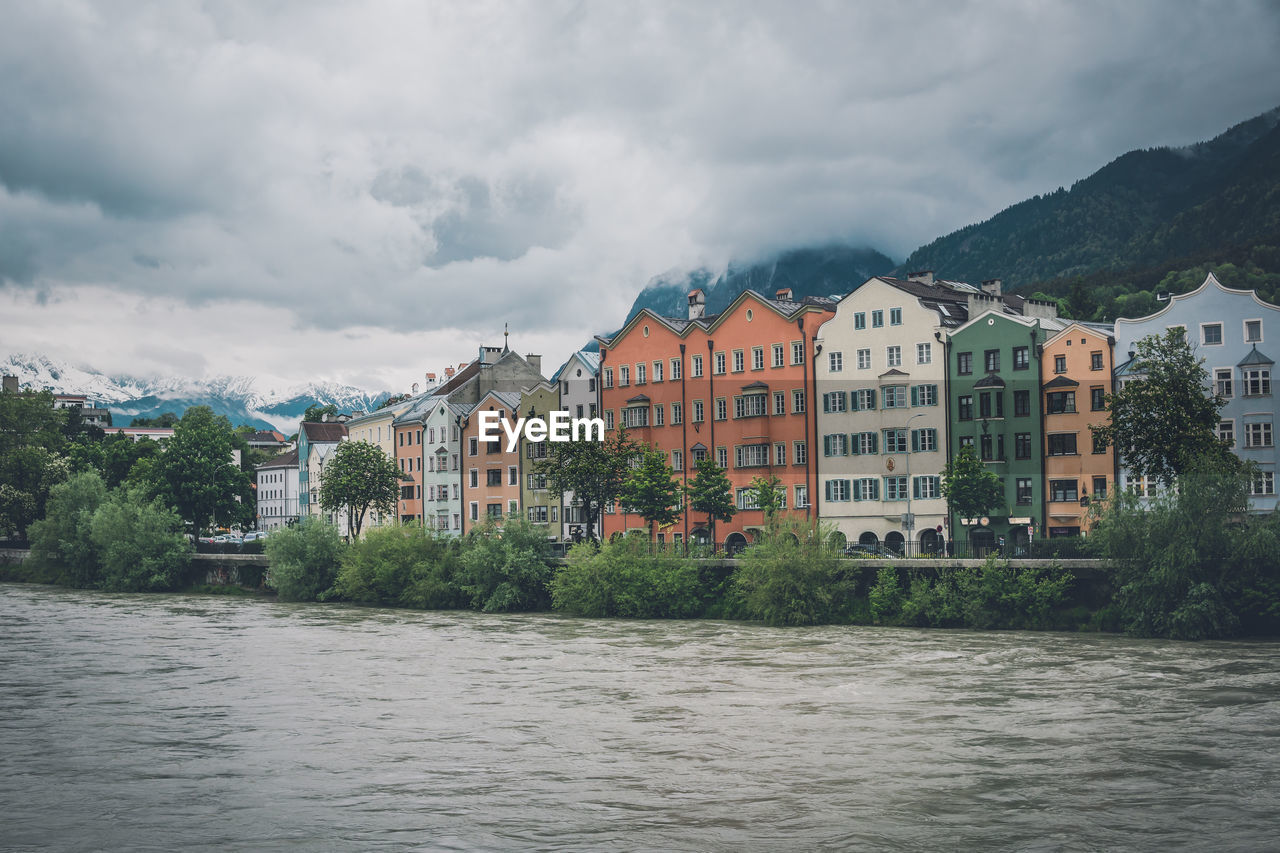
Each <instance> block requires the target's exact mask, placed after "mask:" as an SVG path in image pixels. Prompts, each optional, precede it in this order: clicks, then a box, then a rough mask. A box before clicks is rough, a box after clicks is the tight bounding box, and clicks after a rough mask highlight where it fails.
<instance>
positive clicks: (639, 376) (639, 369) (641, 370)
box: [636, 361, 645, 385]
mask: <svg viewBox="0 0 1280 853" xmlns="http://www.w3.org/2000/svg"><path fill="white" fill-rule="evenodd" d="M644 383H645V363H644V362H643V361H642V362H640V363H639V364H637V365H636V384H637V385H643V384H644Z"/></svg>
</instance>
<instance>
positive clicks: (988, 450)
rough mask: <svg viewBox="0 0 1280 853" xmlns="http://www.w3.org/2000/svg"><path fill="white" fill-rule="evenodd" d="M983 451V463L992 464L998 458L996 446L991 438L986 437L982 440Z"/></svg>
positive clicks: (981, 454)
mask: <svg viewBox="0 0 1280 853" xmlns="http://www.w3.org/2000/svg"><path fill="white" fill-rule="evenodd" d="M981 444H982V451H981V453H980V454H979V456H980V457H981V459H982V461H983V462H991V461H993V460H994V459H995V458H996V452H995V445H994V444H993V443H992V441H991V436H989V435H984V436H982V439H981Z"/></svg>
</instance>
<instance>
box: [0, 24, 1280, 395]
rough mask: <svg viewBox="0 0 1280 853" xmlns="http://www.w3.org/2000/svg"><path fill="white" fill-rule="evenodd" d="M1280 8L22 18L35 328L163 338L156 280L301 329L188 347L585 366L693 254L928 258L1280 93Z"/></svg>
mask: <svg viewBox="0 0 1280 853" xmlns="http://www.w3.org/2000/svg"><path fill="white" fill-rule="evenodd" d="M1276 9H1277V7H1276V6H1274V4H1268V3H1265V2H1260V3H1233V4H1221V3H1201V4H1195V5H1192V4H1179V5H1178V6H1177V7H1176V10H1173V9H1171V8H1170V7H1169V6H1168V5H1167V4H1164V3H1158V2H1135V3H1128V4H1118V5H1117V4H1104V3H1099V4H1089V3H1062V4H1059V5H1045V4H1024V3H1006V4H997V3H974V4H963V3H950V4H938V3H928V4H913V3H906V4H827V3H811V4H782V3H777V4H764V3H757V4H745V3H739V2H724V3H719V4H716V3H710V2H707V3H671V4H667V5H660V4H657V3H646V4H631V5H625V4H583V3H578V2H563V3H523V4H521V3H509V4H497V3H474V2H466V3H454V4H446V3H431V4H403V5H401V4H382V5H371V4H332V5H320V4H316V3H299V4H289V3H272V4H261V3H243V4H219V3H212V4H200V5H197V4H176V3H170V2H156V3H153V4H123V5H110V6H103V5H102V4H92V3H87V2H84V3H76V2H63V3H56V2H51V3H31V4H10V6H9V8H8V9H6V10H5V12H3V13H0V17H2V20H0V81H3V82H0V116H4V117H5V120H3V121H0V282H2V284H0V288H3V290H4V291H5V292H3V293H0V303H3V304H0V333H3V337H5V338H9V339H12V338H14V337H21V338H30V337H33V336H35V335H36V334H38V330H34V331H33V330H32V329H31V328H24V329H21V330H19V329H17V328H14V327H12V326H11V324H12V323H13V322H14V321H13V319H12V318H14V317H16V316H19V315H21V316H23V317H24V318H26V320H27V321H28V322H36V323H41V322H43V323H45V324H47V329H46V331H47V333H48V334H47V335H46V337H47V338H48V344H47V345H45V346H44V347H42V349H44V350H45V351H46V352H48V353H49V354H51V355H57V354H59V353H58V352H57V347H58V346H59V345H60V341H59V340H58V338H57V336H56V335H54V334H53V330H54V329H56V328H57V327H58V324H59V323H60V322H62V321H63V320H64V319H67V318H68V317H69V316H70V315H67V314H64V313H60V312H65V311H68V310H70V309H69V308H68V307H67V306H69V305H84V304H87V302H86V300H88V301H90V302H94V303H95V304H98V307H99V308H101V309H103V310H105V311H106V312H107V313H106V314H105V315H103V317H102V321H103V322H105V323H109V324H113V332H114V333H115V336H116V338H117V339H119V340H130V339H133V338H134V337H136V336H137V335H138V334H141V333H140V332H139V331H138V330H139V329H140V327H139V326H137V324H136V315H131V314H128V313H125V312H124V311H123V309H119V310H115V311H114V313H113V309H112V307H111V306H112V305H117V306H123V305H126V304H134V300H136V299H141V300H143V301H144V302H145V301H147V300H154V304H156V305H160V304H165V305H170V306H171V307H172V310H173V311H175V312H177V313H183V312H187V311H189V309H190V307H192V306H194V307H197V308H202V309H204V310H206V311H208V312H210V315H211V316H221V315H224V314H229V313H231V312H230V311H229V310H228V309H227V306H230V305H232V304H234V305H236V306H238V307H237V313H243V311H244V310H246V309H247V310H249V311H253V310H261V311H264V312H269V313H270V314H271V316H274V317H287V318H288V320H289V329H288V330H285V331H282V332H280V333H279V334H278V336H277V337H278V338H279V340H271V339H269V338H268V339H267V340H262V339H258V340H251V339H250V338H249V337H247V335H246V336H242V337H236V336H235V335H234V334H232V333H231V330H228V329H225V328H220V329H219V331H218V333H217V335H216V339H217V340H216V341H215V336H210V337H208V338H207V339H204V340H197V341H194V342H193V340H192V339H191V338H190V337H187V338H183V339H181V344H180V345H181V346H183V347H187V348H190V347H192V346H196V347H206V346H207V347H216V348H217V349H218V350H219V352H221V351H223V350H234V349H235V348H236V347H266V348H268V349H269V350H270V351H271V352H272V353H276V354H279V358H277V359H273V361H276V362H277V363H278V362H282V361H286V360H287V359H286V358H285V357H284V354H286V353H288V352H290V351H291V350H295V348H296V343H297V341H298V340H299V339H300V338H298V337H296V336H301V335H318V336H321V337H325V336H329V335H331V334H333V333H336V332H339V331H341V330H342V329H346V328H349V327H360V328H363V329H367V330H378V329H384V330H388V331H389V332H391V333H394V335H393V337H392V338H389V339H388V340H391V339H394V340H400V341H401V342H402V343H403V342H404V341H405V340H407V338H406V337H405V336H408V338H413V339H414V340H420V341H421V342H422V344H421V345H422V347H423V348H424V349H423V350H422V351H415V352H406V353H401V354H399V355H398V356H397V355H396V354H395V353H393V352H385V351H384V349H385V348H382V347H380V348H379V350H378V352H379V355H378V357H385V358H389V359H390V360H391V361H392V362H395V361H400V362H402V363H413V365H414V368H413V371H412V372H413V373H414V374H417V373H418V372H419V367H420V366H421V364H422V363H424V362H425V363H428V364H433V363H443V362H445V361H455V362H456V361H458V360H461V359H462V358H465V357H466V356H467V355H468V354H467V353H457V352H452V351H451V350H454V349H456V343H457V342H458V341H460V340H462V339H467V340H470V339H472V338H474V339H475V340H493V339H494V337H495V336H496V335H497V334H498V333H499V332H500V330H501V326H502V322H503V321H511V322H512V324H513V328H515V329H517V330H518V331H519V332H521V333H523V334H525V335H527V336H530V337H531V338H532V337H535V336H536V339H537V340H539V341H541V342H545V343H546V344H547V346H549V347H553V348H554V347H560V350H559V351H558V352H554V353H550V354H549V355H550V356H551V357H550V358H549V360H555V359H556V358H558V357H560V356H562V355H564V354H565V353H566V352H567V351H568V349H569V348H570V347H571V346H573V345H576V344H577V343H580V342H581V341H583V340H585V339H586V338H587V336H588V335H589V334H590V333H592V332H595V331H600V330H602V329H604V328H607V327H610V325H611V324H614V323H616V321H617V320H618V319H620V318H621V315H622V313H623V312H624V311H625V310H626V307H627V306H628V305H629V304H630V301H631V299H632V298H633V296H634V294H635V292H636V290H637V289H638V288H639V287H640V286H641V285H642V284H643V283H644V282H645V281H646V280H647V279H648V278H649V277H650V276H651V275H653V274H655V273H658V272H660V271H662V270H667V269H670V268H672V267H680V266H695V265H698V264H701V263H710V264H716V263H721V262H723V261H724V260H726V259H727V258H729V257H737V258H751V257H757V256H762V255H765V254H767V253H769V252H772V251H775V250H777V249H781V248H786V247H790V246H797V245H806V244H820V243H826V242H829V241H833V240H840V241H846V242H850V243H853V244H857V245H869V246H872V247H875V248H877V249H880V250H881V251H885V252H887V253H889V254H891V255H894V256H897V257H902V256H905V255H906V254H907V253H908V252H910V251H911V250H912V249H913V248H915V247H916V246H917V245H919V244H921V243H923V242H926V241H928V240H930V239H932V238H933V237H936V236H938V235H940V234H943V233H946V232H948V231H951V230H953V229H955V228H957V227H960V226H963V225H965V224H968V223H970V222H973V221H977V220H979V219H982V218H985V217H987V216H989V215H991V214H992V213H994V212H996V211H997V210H999V209H1000V208H1002V207H1004V206H1006V205H1008V204H1010V203H1013V202H1015V201H1018V200H1019V199H1021V198H1024V197H1026V196H1028V195H1031V194H1034V193H1038V192H1045V191H1050V190H1053V189H1055V188H1056V187H1057V186H1058V185H1060V184H1069V183H1070V182H1072V181H1073V180H1075V179H1077V178H1079V177H1083V176H1084V175H1086V174H1088V173H1089V172H1091V171H1093V170H1094V169H1096V168H1098V167H1099V166H1101V165H1103V164H1104V163H1105V162H1107V161H1108V160H1110V159H1112V158H1113V157H1115V156H1117V155H1118V154H1120V153H1123V152H1124V151H1125V150H1128V149H1131V148H1135V147H1147V146H1152V145H1160V144H1185V143H1189V142H1193V141H1197V140H1200V139H1205V138H1208V137H1211V136H1213V135H1214V134H1216V133H1218V132H1220V131H1221V130H1223V129H1225V128H1226V127H1227V126H1229V125H1230V124H1232V123H1234V122H1237V121H1240V120H1243V119H1245V118H1248V117H1250V116H1252V115H1254V114H1256V113H1258V112H1261V111H1262V110H1264V109H1268V108H1270V107H1273V106H1276V105H1277V100H1276V98H1277V94H1276V93H1277V92H1280V65H1277V63H1276V62H1275V59H1274V46H1275V44H1276V43H1277V41H1278V38H1277V37H1278V36H1280V24H1278V19H1280V16H1278V15H1277V12H1276ZM1174 11H1176V14H1174V13H1173V12H1174ZM85 288H90V289H92V293H89V292H88V291H85V293H80V291H82V290H84V289H85ZM103 293H117V294H120V295H121V297H120V298H118V299H115V300H111V299H105V298H103V297H102V296H101V294H103ZM59 294H62V295H63V297H65V298H60V297H59ZM124 295H129V297H128V298H124ZM99 303H100V304H99ZM6 305H7V306H9V307H10V308H11V309H12V310H8V311H5V310H2V309H3V308H4V307H5V306H6ZM19 308H21V310H19ZM28 309H30V310H28ZM37 309H38V310H37ZM32 312H34V313H32ZM184 316H185V314H184ZM6 318H8V319H6ZM307 330H310V331H307ZM147 334H148V335H149V336H150V338H151V340H150V341H149V346H150V347H151V351H155V350H157V349H158V350H161V351H162V350H163V349H165V347H167V346H171V345H172V346H179V343H178V342H177V341H178V339H175V340H173V341H170V340H166V339H165V337H164V335H165V332H164V330H163V329H156V328H154V327H152V328H150V329H149V330H148V331H147ZM196 334H197V335H198V334H199V332H198V330H197V331H196ZM210 334H211V333H210ZM460 334H461V335H462V338H460V337H459V335H460ZM290 336H295V337H293V338H292V339H291V338H290ZM374 337H376V334H375V335H374ZM355 357H357V358H359V357H361V356H359V355H356V356H355ZM326 358H327V356H326V355H325V354H323V353H320V354H317V359H318V361H317V364H318V365H320V366H322V369H323V370H324V371H325V372H326V373H329V374H333V375H338V374H341V375H346V376H350V375H353V372H356V371H359V370H366V371H370V372H371V373H376V374H377V375H383V373H385V372H388V371H389V372H390V373H394V370H392V369H391V368H390V367H388V365H386V364H376V365H374V364H370V365H359V366H352V365H351V364H350V363H349V362H348V363H342V362H340V361H337V360H333V359H331V360H329V361H325V359H326ZM204 361H207V362H208V364H209V366H210V369H215V370H225V369H227V368H226V365H227V364H228V363H229V361H230V360H229V359H228V358H227V357H225V356H223V355H220V354H219V353H218V352H209V351H206V352H204ZM187 363H189V364H197V363H203V362H197V361H194V360H188V362H187ZM276 370H277V371H279V372H280V373H281V375H284V374H287V373H289V368H285V367H277V368H276ZM295 378H296V374H295Z"/></svg>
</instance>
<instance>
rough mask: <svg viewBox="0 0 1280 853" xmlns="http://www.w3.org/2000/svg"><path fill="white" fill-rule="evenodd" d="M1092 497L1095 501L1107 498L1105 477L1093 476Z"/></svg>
mask: <svg viewBox="0 0 1280 853" xmlns="http://www.w3.org/2000/svg"><path fill="white" fill-rule="evenodd" d="M1093 499H1094V500H1095V501H1105V500H1106V499H1107V478H1106V477H1094V478H1093Z"/></svg>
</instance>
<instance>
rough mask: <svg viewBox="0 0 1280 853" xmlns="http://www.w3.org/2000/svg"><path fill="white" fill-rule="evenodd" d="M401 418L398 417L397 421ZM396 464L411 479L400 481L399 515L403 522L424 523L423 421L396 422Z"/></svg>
mask: <svg viewBox="0 0 1280 853" xmlns="http://www.w3.org/2000/svg"><path fill="white" fill-rule="evenodd" d="M398 420H399V419H398V418H397V421H398ZM395 442H396V465H397V466H399V468H400V472H401V473H402V474H404V475H405V476H406V477H408V478H409V479H406V480H401V481H400V500H399V501H398V502H397V515H399V517H400V523H401V524H421V523H422V459H423V455H422V423H421V422H418V423H412V422H407V423H396V425H395Z"/></svg>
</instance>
